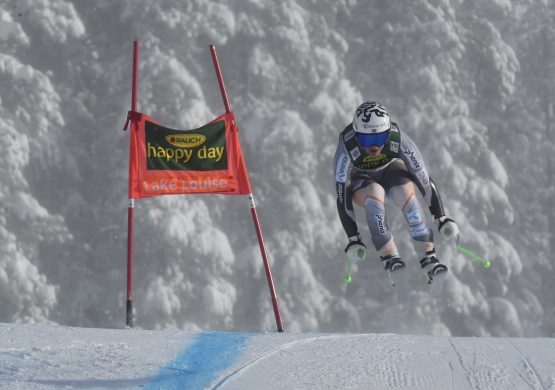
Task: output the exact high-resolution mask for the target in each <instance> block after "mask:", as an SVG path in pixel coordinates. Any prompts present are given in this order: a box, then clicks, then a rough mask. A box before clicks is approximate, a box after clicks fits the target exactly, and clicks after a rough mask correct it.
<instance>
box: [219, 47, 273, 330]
mask: <svg viewBox="0 0 555 390" xmlns="http://www.w3.org/2000/svg"><path fill="white" fill-rule="evenodd" d="M210 52H211V53H212V61H213V62H214V69H215V70H216V76H217V77H218V84H219V85H220V92H221V93H222V99H223V101H224V106H225V111H226V113H231V106H230V104H229V99H228V97H227V91H226V89H225V84H224V79H223V76H222V71H221V69H220V63H219V62H218V56H217V55H216V48H215V47H214V45H210ZM247 180H248V177H247ZM249 199H250V207H251V215H252V221H253V223H254V228H255V230H256V235H257V237H258V245H259V246H260V253H261V254H262V260H263V261H264V269H265V270H266V278H267V279H268V287H269V288H270V295H271V296H272V305H273V307H274V315H275V317H276V324H277V330H278V332H283V324H282V322H281V314H280V312H279V305H278V299H277V294H276V289H275V287H274V280H273V278H272V270H271V269H270V262H269V261H268V253H267V252H266V246H265V245H264V238H263V237H262V229H261V228H260V222H259V220H258V213H257V212H256V205H255V203H254V196H253V195H252V194H249Z"/></svg>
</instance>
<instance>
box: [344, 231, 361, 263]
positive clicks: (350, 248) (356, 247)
mask: <svg viewBox="0 0 555 390" xmlns="http://www.w3.org/2000/svg"><path fill="white" fill-rule="evenodd" d="M345 253H346V254H347V258H348V259H349V260H351V261H352V262H353V263H358V262H360V261H362V260H364V258H365V257H366V245H364V243H363V242H362V241H361V240H360V236H359V235H358V234H357V235H356V236H351V237H349V243H348V244H347V246H346V247H345Z"/></svg>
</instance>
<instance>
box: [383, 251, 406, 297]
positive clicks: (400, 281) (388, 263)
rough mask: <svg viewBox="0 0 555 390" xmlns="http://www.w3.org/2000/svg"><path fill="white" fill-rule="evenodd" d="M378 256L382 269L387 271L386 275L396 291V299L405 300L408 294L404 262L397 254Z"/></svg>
mask: <svg viewBox="0 0 555 390" xmlns="http://www.w3.org/2000/svg"><path fill="white" fill-rule="evenodd" d="M380 258H381V260H382V262H383V264H384V269H385V270H386V271H387V276H389V278H390V279H391V281H392V283H393V286H394V287H395V290H396V291H397V298H398V301H399V302H404V301H406V300H407V298H408V295H409V289H408V278H407V275H406V273H405V269H406V265H405V262H404V261H403V260H401V258H400V257H399V255H387V256H381V257H380Z"/></svg>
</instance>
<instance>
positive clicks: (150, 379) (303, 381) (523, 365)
mask: <svg viewBox="0 0 555 390" xmlns="http://www.w3.org/2000/svg"><path fill="white" fill-rule="evenodd" d="M0 339H2V340H3V342H2V345H1V346H0V387H1V388H5V389H32V390H34V389H59V388H77V389H85V388H86V389H139V388H143V389H178V388H179V389H187V390H197V389H199V390H200V389H222V390H223V389H229V390H231V389H237V390H239V389H241V390H259V389H297V390H302V389H376V390H387V389H397V390H398V389H413V390H416V389H422V390H435V389H437V390H445V389H457V390H462V389H499V390H508V389H552V390H553V389H555V340H553V339H547V338H534V339H511V338H488V337H483V338H462V337H432V336H409V335H394V334H337V333H308V334H291V333H266V334H261V333H191V332H184V331H146V330H129V329H119V330H108V329H90V328H89V329H85V328H68V327H58V326H50V325H16V324H0Z"/></svg>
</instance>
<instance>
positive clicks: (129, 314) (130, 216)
mask: <svg viewBox="0 0 555 390" xmlns="http://www.w3.org/2000/svg"><path fill="white" fill-rule="evenodd" d="M138 73H139V42H138V41H134V42H133V79H132V86H131V111H132V112H136V111H137V84H138V82H137V78H138ZM133 121H134V119H131V131H135V125H134V123H133ZM133 136H134V135H133V134H131V137H130V139H131V141H130V148H132V147H133V142H132V138H133ZM129 156H133V153H132V151H131V150H130V151H129ZM132 174H133V172H131V163H130V164H129V206H128V208H127V302H126V316H125V324H126V325H127V326H128V327H130V328H132V327H133V225H134V217H135V213H134V211H135V199H133V197H132V196H131V178H132Z"/></svg>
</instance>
